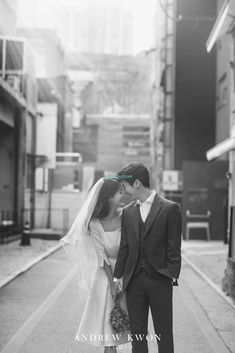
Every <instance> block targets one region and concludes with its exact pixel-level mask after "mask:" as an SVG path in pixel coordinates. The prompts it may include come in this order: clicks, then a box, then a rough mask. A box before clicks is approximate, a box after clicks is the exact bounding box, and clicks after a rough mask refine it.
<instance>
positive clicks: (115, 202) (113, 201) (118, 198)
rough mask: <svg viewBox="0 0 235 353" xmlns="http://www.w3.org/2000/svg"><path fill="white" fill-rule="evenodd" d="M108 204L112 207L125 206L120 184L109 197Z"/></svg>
mask: <svg viewBox="0 0 235 353" xmlns="http://www.w3.org/2000/svg"><path fill="white" fill-rule="evenodd" d="M109 201H110V205H111V206H112V207H116V208H117V207H124V206H125V204H126V203H125V201H124V199H123V193H122V187H121V186H120V188H119V190H118V191H117V192H116V194H115V195H114V196H113V197H111V198H110V199H109Z"/></svg>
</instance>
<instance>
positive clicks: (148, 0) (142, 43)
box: [18, 0, 157, 53]
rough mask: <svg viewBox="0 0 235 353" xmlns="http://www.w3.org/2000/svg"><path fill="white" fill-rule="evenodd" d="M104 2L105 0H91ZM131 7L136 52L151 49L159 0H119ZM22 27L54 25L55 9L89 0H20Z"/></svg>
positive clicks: (84, 2) (20, 21) (20, 23)
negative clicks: (154, 17)
mask: <svg viewBox="0 0 235 353" xmlns="http://www.w3.org/2000/svg"><path fill="white" fill-rule="evenodd" d="M90 1H93V2H97V3H98V2H103V1H105V0H90ZM106 1H107V0H106ZM109 1H117V0H109ZM118 1H119V2H122V3H123V4H124V6H125V7H128V8H130V9H131V11H132V13H133V19H134V44H133V46H134V53H138V52H140V51H142V50H145V49H149V48H150V47H151V46H152V43H153V15H154V12H155V8H156V3H157V0H118ZM18 3H19V20H18V22H19V25H20V26H21V27H35V26H36V27H41V28H43V27H54V26H55V22H56V18H55V16H56V15H55V9H57V8H58V6H60V4H61V5H62V4H66V6H68V4H69V3H71V4H77V3H79V4H82V3H83V4H86V6H87V3H88V0H18Z"/></svg>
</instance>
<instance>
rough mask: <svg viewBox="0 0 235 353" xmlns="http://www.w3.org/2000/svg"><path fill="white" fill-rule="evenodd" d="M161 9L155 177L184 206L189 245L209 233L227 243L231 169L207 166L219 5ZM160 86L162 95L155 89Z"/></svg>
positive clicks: (182, 2) (181, 3) (167, 2)
mask: <svg viewBox="0 0 235 353" xmlns="http://www.w3.org/2000/svg"><path fill="white" fill-rule="evenodd" d="M161 7H162V11H163V12H164V17H165V21H164V22H163V23H164V30H163V31H161V32H162V41H161V50H160V54H159V52H158V50H159V49H158V48H159V43H160V40H159V38H158V40H157V41H156V51H155V57H156V58H158V59H159V57H160V58H161V64H160V65H159V63H157V64H156V66H157V67H156V68H155V71H156V73H157V74H155V77H156V79H157V80H158V81H155V82H156V84H155V86H154V85H153V86H152V87H154V91H153V92H154V93H153V95H154V94H156V95H157V97H156V98H154V96H153V105H152V106H153V108H154V109H155V110H154V111H153V112H152V116H153V122H154V141H155V146H156V147H155V151H156V152H155V158H154V160H155V175H156V176H157V180H158V182H162V187H161V189H160V192H162V193H164V195H165V196H166V197H167V198H170V199H173V200H175V201H177V202H179V203H180V204H181V206H182V218H183V236H184V238H185V239H189V237H190V238H196V239H198V238H202V237H203V239H205V236H206V234H207V233H206V232H208V234H210V236H209V238H210V239H224V238H225V233H226V231H225V229H226V216H225V211H226V194H227V180H226V176H225V173H226V169H227V163H226V161H220V162H214V163H213V164H210V165H208V163H206V161H207V160H206V151H207V150H208V149H209V148H210V147H211V146H213V144H214V143H215V138H216V136H215V104H214V102H215V99H216V90H215V81H216V73H215V67H216V55H215V52H212V53H210V55H208V54H207V52H206V48H205V41H206V39H207V37H208V35H209V33H210V30H211V26H212V24H213V22H214V20H215V17H216V4H215V2H214V1H213V0H209V1H207V2H205V1H202V0H200V1H196V2H195V1H193V0H190V1H185V0H178V2H177V6H176V2H175V1H172V0H165V1H163V2H162V4H161ZM155 60H156V59H155ZM156 61H157V60H156ZM159 66H160V69H162V75H161V80H159V74H158V73H159ZM159 81H160V82H159ZM159 86H161V88H162V91H161V92H159V89H156V87H159ZM159 171H160V173H161V171H162V176H160V175H159ZM211 175H213V177H214V181H213V183H211V182H210V178H211ZM212 185H213V188H214V189H213V190H214V192H212V191H211V187H212ZM193 222H194V223H193ZM195 222H196V223H197V225H198V226H199V225H200V222H204V223H203V227H204V229H195V226H196V223H195ZM192 223H193V224H192ZM189 227H192V228H191V229H190V231H189V232H187V229H188V228H189ZM193 227H194V228H193Z"/></svg>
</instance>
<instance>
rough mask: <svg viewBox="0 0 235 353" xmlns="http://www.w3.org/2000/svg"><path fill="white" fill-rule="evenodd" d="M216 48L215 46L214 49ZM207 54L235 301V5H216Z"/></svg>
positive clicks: (211, 153) (212, 152) (227, 284)
mask: <svg viewBox="0 0 235 353" xmlns="http://www.w3.org/2000/svg"><path fill="white" fill-rule="evenodd" d="M215 44H216V45H215ZM206 46H207V51H208V52H209V53H210V52H211V51H213V50H214V51H215V52H216V56H217V70H216V92H217V95H216V96H217V100H216V102H215V107H216V144H215V146H213V147H212V148H211V149H209V150H208V151H207V159H208V161H212V160H215V159H219V160H227V161H228V170H227V173H226V176H227V180H228V185H229V188H228V194H227V200H228V202H227V203H228V215H227V217H228V227H227V239H228V242H229V253H228V259H227V269H226V271H225V277H224V281H223V287H224V290H225V291H226V292H227V294H228V295H230V296H231V297H232V298H233V299H234V300H235V290H234V288H235V113H234V112H235V3H234V1H232V0H231V1H222V0H218V1H217V18H216V21H215V23H214V26H213V28H212V29H211V32H210V35H209V36H208V39H207V42H206Z"/></svg>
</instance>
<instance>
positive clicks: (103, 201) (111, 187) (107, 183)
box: [91, 179, 120, 219]
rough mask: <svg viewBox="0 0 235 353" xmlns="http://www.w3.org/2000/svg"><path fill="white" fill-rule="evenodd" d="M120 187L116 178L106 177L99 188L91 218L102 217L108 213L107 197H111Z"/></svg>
mask: <svg viewBox="0 0 235 353" xmlns="http://www.w3.org/2000/svg"><path fill="white" fill-rule="evenodd" d="M119 188H120V182H119V181H118V180H116V179H106V180H104V183H103V185H102V187H101V189H100V192H99V196H98V199H97V202H96V205H95V208H94V211H93V213H92V216H91V219H92V218H99V219H101V218H104V217H106V216H107V215H108V214H109V211H110V203H109V198H111V197H113V196H114V195H115V194H116V192H117V191H118V189H119Z"/></svg>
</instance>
